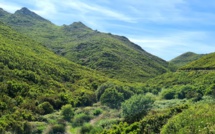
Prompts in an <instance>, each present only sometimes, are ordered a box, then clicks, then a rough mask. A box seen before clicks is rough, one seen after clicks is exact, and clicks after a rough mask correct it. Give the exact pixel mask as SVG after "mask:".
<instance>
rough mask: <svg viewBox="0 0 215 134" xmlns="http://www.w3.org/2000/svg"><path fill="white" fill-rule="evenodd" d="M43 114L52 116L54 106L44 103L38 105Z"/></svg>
mask: <svg viewBox="0 0 215 134" xmlns="http://www.w3.org/2000/svg"><path fill="white" fill-rule="evenodd" d="M38 107H39V110H40V113H41V114H50V113H52V112H53V111H54V108H53V106H52V105H51V104H50V103H49V102H43V103H42V104H40V105H38Z"/></svg>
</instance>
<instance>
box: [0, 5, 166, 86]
mask: <svg viewBox="0 0 215 134" xmlns="http://www.w3.org/2000/svg"><path fill="white" fill-rule="evenodd" d="M2 12H3V11H2ZM0 20H2V21H3V22H5V23H6V24H8V25H10V26H11V27H13V28H14V29H16V30H17V31H19V32H20V33H23V34H25V35H26V36H28V37H31V38H33V39H35V40H37V42H40V43H42V44H43V45H44V46H47V47H48V48H49V49H50V50H52V51H54V52H55V53H56V54H59V55H62V56H64V57H66V58H67V59H69V60H71V61H73V62H76V63H78V64H80V65H83V66H88V67H90V68H92V69H95V70H98V71H100V72H103V73H105V74H106V75H107V76H109V77H111V78H116V79H120V80H122V81H127V82H143V81H146V80H147V79H148V78H151V77H154V76H156V75H158V74H162V73H165V72H168V71H169V70H170V69H168V67H169V65H168V63H167V62H166V61H164V60H162V59H160V58H158V57H156V56H154V55H151V54H149V53H147V52H146V51H144V50H142V49H141V48H140V47H139V46H137V45H136V44H134V43H132V42H130V41H129V40H128V39H127V38H126V37H122V36H116V35H112V34H105V33H101V32H98V31H94V30H92V29H90V28H88V27H87V26H85V25H84V24H83V23H81V22H75V23H73V24H71V25H63V26H56V25H54V24H52V23H51V22H49V21H47V20H45V19H43V18H41V17H40V16H38V15H37V14H35V13H33V12H31V11H30V10H28V9H27V8H22V9H21V10H18V11H16V12H15V13H14V14H9V17H4V16H3V17H1V19H0Z"/></svg>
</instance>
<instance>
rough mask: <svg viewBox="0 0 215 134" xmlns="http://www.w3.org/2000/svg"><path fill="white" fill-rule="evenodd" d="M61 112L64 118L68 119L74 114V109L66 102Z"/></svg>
mask: <svg viewBox="0 0 215 134" xmlns="http://www.w3.org/2000/svg"><path fill="white" fill-rule="evenodd" d="M61 114H62V115H63V118H64V119H65V120H67V121H70V120H71V118H72V117H73V116H74V110H73V108H72V105H70V104H66V105H64V106H62V108H61Z"/></svg>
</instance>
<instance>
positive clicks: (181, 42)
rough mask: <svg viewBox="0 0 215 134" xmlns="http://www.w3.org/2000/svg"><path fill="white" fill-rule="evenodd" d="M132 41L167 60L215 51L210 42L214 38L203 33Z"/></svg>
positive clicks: (136, 38) (177, 34) (183, 32)
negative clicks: (189, 52) (189, 53)
mask: <svg viewBox="0 0 215 134" xmlns="http://www.w3.org/2000/svg"><path fill="white" fill-rule="evenodd" d="M130 40H131V41H133V42H134V43H136V44H138V45H140V46H141V47H142V48H143V49H145V50H146V51H148V52H150V53H152V54H154V55H157V56H159V57H161V58H163V59H166V60H170V59H173V58H175V57H176V56H178V55H179V54H182V53H184V52H187V51H192V52H196V53H210V52H213V51H214V50H215V46H214V45H213V42H210V41H211V40H213V36H212V35H209V34H208V33H205V32H201V31H198V32H196V31H191V32H190V31H189V32H187V31H181V32H177V33H171V34H170V35H164V36H163V37H161V36H159V37H153V38H152V37H147V36H145V37H144V36H143V37H131V38H130ZM207 40H208V42H207ZM206 43H207V44H206Z"/></svg>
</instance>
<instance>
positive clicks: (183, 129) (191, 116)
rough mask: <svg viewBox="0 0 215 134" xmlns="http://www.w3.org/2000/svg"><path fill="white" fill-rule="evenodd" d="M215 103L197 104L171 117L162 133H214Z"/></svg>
mask: <svg viewBox="0 0 215 134" xmlns="http://www.w3.org/2000/svg"><path fill="white" fill-rule="evenodd" d="M214 111H215V105H214V103H213V104H205V103H202V104H197V105H194V106H192V107H190V108H189V109H187V110H184V111H183V112H182V113H181V114H178V115H176V116H174V117H173V118H171V119H170V120H169V121H168V123H167V124H166V125H164V127H163V128H162V130H161V133H162V134H171V133H175V134H184V133H186V134H212V133H215V112H214Z"/></svg>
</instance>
